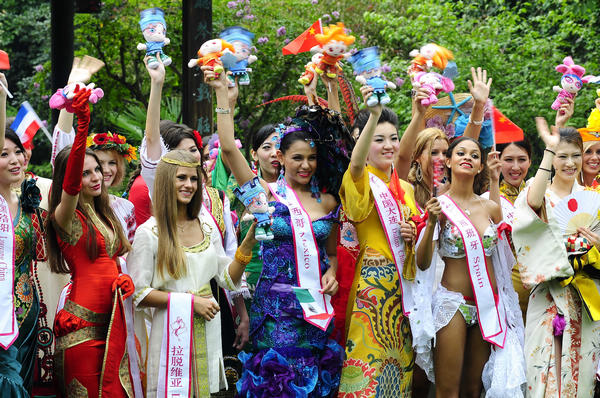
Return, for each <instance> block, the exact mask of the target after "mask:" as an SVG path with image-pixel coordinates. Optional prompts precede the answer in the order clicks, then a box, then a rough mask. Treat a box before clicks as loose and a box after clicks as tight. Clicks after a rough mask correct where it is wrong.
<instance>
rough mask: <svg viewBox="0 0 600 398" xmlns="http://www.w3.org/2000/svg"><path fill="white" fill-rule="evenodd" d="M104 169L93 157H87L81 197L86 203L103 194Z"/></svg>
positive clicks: (84, 163) (84, 164) (84, 165)
mask: <svg viewBox="0 0 600 398" xmlns="http://www.w3.org/2000/svg"><path fill="white" fill-rule="evenodd" d="M102 181H103V176H102V168H101V167H100V164H99V163H98V162H97V161H96V159H95V158H94V157H93V156H90V155H86V156H85V160H84V162H83V174H82V179H81V196H82V197H83V199H84V201H87V200H89V199H92V198H95V197H97V196H100V194H101V193H102Z"/></svg>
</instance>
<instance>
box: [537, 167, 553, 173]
mask: <svg viewBox="0 0 600 398" xmlns="http://www.w3.org/2000/svg"><path fill="white" fill-rule="evenodd" d="M538 170H544V171H547V172H548V173H552V170H548V169H545V168H543V167H538Z"/></svg>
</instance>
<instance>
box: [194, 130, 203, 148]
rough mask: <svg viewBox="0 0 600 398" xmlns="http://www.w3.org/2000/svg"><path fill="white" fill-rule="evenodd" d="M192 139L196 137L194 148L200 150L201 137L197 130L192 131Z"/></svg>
mask: <svg viewBox="0 0 600 398" xmlns="http://www.w3.org/2000/svg"><path fill="white" fill-rule="evenodd" d="M194 137H196V146H197V147H198V149H202V136H201V135H200V133H199V132H198V130H194Z"/></svg>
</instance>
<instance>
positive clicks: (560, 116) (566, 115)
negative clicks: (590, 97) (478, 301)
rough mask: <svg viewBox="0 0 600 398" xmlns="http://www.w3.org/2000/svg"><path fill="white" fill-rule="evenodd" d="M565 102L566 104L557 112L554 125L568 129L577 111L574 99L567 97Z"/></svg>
mask: <svg viewBox="0 0 600 398" xmlns="http://www.w3.org/2000/svg"><path fill="white" fill-rule="evenodd" d="M564 101H565V103H564V104H562V105H561V106H560V108H558V110H557V111H556V118H555V119H554V125H555V126H556V127H558V128H562V127H566V126H567V123H568V122H569V119H571V116H573V112H574V111H575V101H574V100H573V99H572V98H568V97H565V98H564Z"/></svg>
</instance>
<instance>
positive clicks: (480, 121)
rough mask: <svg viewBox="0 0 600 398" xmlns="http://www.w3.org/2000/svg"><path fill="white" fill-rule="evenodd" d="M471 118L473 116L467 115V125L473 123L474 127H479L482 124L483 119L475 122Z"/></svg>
mask: <svg viewBox="0 0 600 398" xmlns="http://www.w3.org/2000/svg"><path fill="white" fill-rule="evenodd" d="M472 116H473V114H470V115H469V123H473V124H474V125H476V126H481V125H482V124H483V119H484V118H483V117H482V118H481V120H478V121H475V120H473V117H472Z"/></svg>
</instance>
